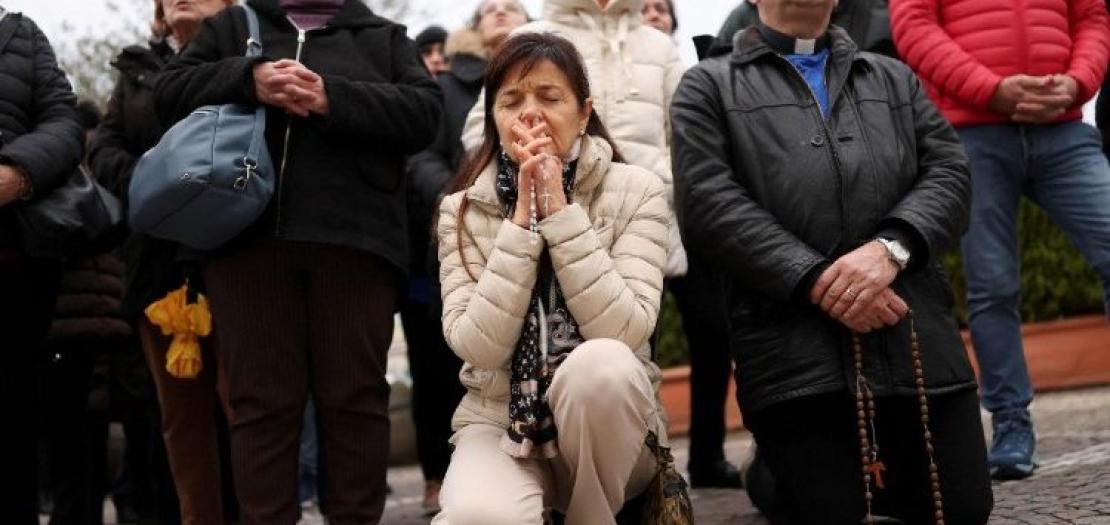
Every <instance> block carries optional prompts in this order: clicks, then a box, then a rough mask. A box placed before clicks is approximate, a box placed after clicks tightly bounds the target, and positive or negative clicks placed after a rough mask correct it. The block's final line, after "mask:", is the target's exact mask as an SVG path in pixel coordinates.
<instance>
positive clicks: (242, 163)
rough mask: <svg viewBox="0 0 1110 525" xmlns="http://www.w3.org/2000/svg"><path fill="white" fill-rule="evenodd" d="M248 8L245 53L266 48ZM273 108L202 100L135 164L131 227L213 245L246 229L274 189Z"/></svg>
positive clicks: (258, 52)
mask: <svg viewBox="0 0 1110 525" xmlns="http://www.w3.org/2000/svg"><path fill="white" fill-rule="evenodd" d="M242 7H243V9H244V11H246V15H247V26H248V27H249V29H250V39H249V40H247V52H246V56H248V57H255V56H259V55H261V54H262V44H261V42H260V40H259V32H258V17H257V15H256V14H255V13H254V11H253V10H252V9H251V8H250V7H248V6H246V5H243V6H242ZM265 132H266V108H265V106H263V105H258V106H257V107H254V106H246V105H242V104H225V105H219V106H203V107H200V108H198V109H196V110H195V111H193V112H192V113H191V114H190V115H189V116H187V117H185V118H184V119H182V120H181V121H179V122H178V123H177V124H175V125H174V126H173V127H172V128H170V129H169V130H168V131H166V134H165V135H163V136H162V139H161V140H160V141H159V142H158V144H157V145H156V146H154V147H153V148H151V149H150V150H149V151H147V152H146V153H145V154H143V156H142V157H141V158H140V159H139V161H138V163H136V164H135V171H134V173H133V175H132V177H131V186H130V187H129V188H128V200H129V202H128V209H129V212H128V220H129V222H130V224H131V229H132V230H133V231H136V232H139V233H145V234H147V235H150V236H152V237H158V238H162V239H169V240H172V241H176V242H179V243H181V244H183V245H185V246H188V247H190V248H195V249H199V250H211V249H214V248H218V247H220V246H221V245H223V244H225V243H227V242H228V241H230V240H232V239H233V238H235V236H237V235H239V234H240V233H242V232H243V231H244V230H246V229H247V228H248V227H249V226H250V225H251V224H252V223H253V222H254V221H255V220H257V219H258V217H259V216H261V215H262V213H263V212H264V211H265V210H266V206H267V205H268V204H269V202H270V199H271V198H272V197H273V194H274V164H273V160H272V159H271V158H270V150H269V148H268V147H267V146H266V138H265Z"/></svg>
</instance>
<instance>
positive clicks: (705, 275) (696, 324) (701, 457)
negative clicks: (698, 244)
mask: <svg viewBox="0 0 1110 525" xmlns="http://www.w3.org/2000/svg"><path fill="white" fill-rule="evenodd" d="M667 286H668V287H669V288H670V291H671V293H672V294H674V298H675V301H676V302H677V303H678V312H679V314H681V315H682V326H683V328H684V329H685V331H686V341H687V344H688V345H689V348H690V463H689V465H690V469H691V470H696V469H698V468H706V467H709V466H710V465H712V464H713V463H714V462H716V461H718V460H720V459H723V458H724V442H725V401H726V399H727V397H728V382H729V379H730V378H731V377H732V358H731V354H730V352H729V330H728V312H727V305H726V302H725V293H726V290H725V280H724V277H723V276H722V275H721V274H719V273H718V272H715V271H713V269H712V268H711V267H710V266H709V265H707V264H705V263H703V262H701V261H699V260H698V259H696V258H695V257H693V256H691V257H690V258H689V267H688V270H687V272H686V275H685V276H683V277H677V278H673V279H669V280H668V283H667Z"/></svg>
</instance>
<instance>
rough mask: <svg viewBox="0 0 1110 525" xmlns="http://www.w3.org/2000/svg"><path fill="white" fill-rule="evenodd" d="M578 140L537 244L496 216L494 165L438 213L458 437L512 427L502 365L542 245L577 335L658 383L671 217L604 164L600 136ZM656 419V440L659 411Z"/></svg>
mask: <svg viewBox="0 0 1110 525" xmlns="http://www.w3.org/2000/svg"><path fill="white" fill-rule="evenodd" d="M582 140H583V144H582V148H581V154H580V156H579V161H578V167H577V172H576V175H575V176H576V177H577V182H576V183H575V188H574V194H573V196H572V197H571V202H572V204H570V205H568V206H567V207H566V208H564V209H563V210H562V211H560V212H558V213H556V214H553V215H551V216H550V217H548V218H546V219H544V220H543V221H541V222H540V229H541V236H542V239H538V240H537V242H535V243H534V244H533V243H531V242H529V232H528V230H526V229H524V228H521V227H519V226H517V225H515V224H513V223H512V222H511V221H510V220H508V219H505V218H504V217H503V215H502V212H501V204H500V201H499V200H498V198H497V194H496V190H495V189H494V181H495V179H496V166H495V164H496V163H491V165H490V166H488V167H487V168H486V169H485V171H484V172H482V174H481V175H480V176H479V177H478V179H477V180H476V182H475V183H474V185H473V186H471V187H470V188H469V189H467V190H466V191H462V192H457V193H454V194H452V195H448V196H447V197H445V198H444V199H443V203H442V204H441V205H440V210H439V223H438V227H437V229H438V236H439V259H440V263H441V266H440V282H441V283H442V287H443V333H444V336H445V337H446V339H447V344H448V345H449V346H450V347H451V348H452V349H453V350H454V351H455V353H456V354H458V355H459V357H461V358H462V359H463V361H465V364H464V365H463V368H462V370H461V371H460V373H459V379H460V380H461V381H462V384H463V385H464V386H466V388H467V394H466V396H465V397H464V398H463V400H462V403H460V404H459V408H458V409H457V410H456V411H455V417H454V419H453V420H452V426H453V427H454V428H455V429H456V430H457V429H459V428H462V427H464V426H466V425H469V424H474V423H484V424H493V425H498V426H501V427H503V428H508V426H509V376H510V372H509V365H510V362H511V358H512V355H513V351H514V350H515V347H516V342H517V340H518V339H519V338H520V331H521V329H522V327H523V324H524V316H525V315H526V313H527V311H528V306H529V304H528V303H529V301H530V300H531V297H532V289H533V286H534V285H535V282H536V276H537V273H538V267H539V262H538V261H539V258H540V254H541V251H542V250H543V248H544V246H545V245H546V246H547V247H548V251H549V253H550V255H551V259H552V264H553V266H554V268H555V275H556V277H557V279H558V281H559V285H560V286H561V287H562V291H563V293H564V295H565V296H566V299H567V307H568V308H569V309H570V312H571V314H572V315H574V318H575V320H576V321H577V322H578V325H579V330H581V333H582V335H583V336H584V337H585V338H586V339H598V338H611V339H616V340H619V341H622V342H624V343H625V344H627V345H628V347H629V348H632V349H633V350H635V352H636V355H637V357H639V358H640V360H641V361H642V362H643V364H644V367H645V368H646V369H647V372H648V376H649V377H650V378H651V380H652V383H653V384H654V385H656V386H657V387H658V382H659V377H660V374H659V368H658V367H657V366H656V365H655V364H654V363H653V362H652V361H651V350H650V348H649V344H648V342H649V340H650V338H651V336H652V333H653V332H654V330H655V321H656V319H657V318H658V316H659V298H660V295H661V293H662V292H661V291H662V288H663V272H662V267H663V262H664V260H665V258H666V241H667V228H668V226H669V224H668V222H667V221H668V220H669V217H670V213H669V211H668V209H667V202H666V199H665V198H664V195H663V193H664V189H663V185H662V184H661V183H660V182H659V180H658V179H657V178H655V177H654V176H652V174H651V173H649V172H647V171H646V170H643V169H642V168H637V167H635V166H629V165H627V164H620V163H615V162H612V148H610V147H609V144H608V143H607V142H606V141H605V140H603V139H600V138H592V137H589V136H587V137H584V138H583V139H582ZM464 198H465V199H467V201H468V204H467V209H466V216H465V218H464V219H465V223H466V228H465V229H464V230H463V232H462V243H463V250H464V251H465V252H466V262H467V264H468V265H469V267H470V271H471V272H472V273H473V274H474V276H475V277H477V279H478V280H477V281H475V280H474V279H472V278H471V277H470V275H469V274H467V272H466V269H464V268H463V262H462V258H461V257H460V252H459V244H458V243H459V241H458V237H457V236H456V233H457V231H456V228H457V227H458V225H457V222H458V221H457V215H458V210H459V206H460V204H461V203H462V200H463V199H464ZM656 423H657V426H656V430H657V434H658V435H659V436H660V437H665V435H666V432H665V431H663V429H664V428H665V425H664V424H663V421H662V410H660V411H659V420H658V421H657V422H656Z"/></svg>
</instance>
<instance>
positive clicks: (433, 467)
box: [401, 0, 528, 514]
mask: <svg viewBox="0 0 1110 525" xmlns="http://www.w3.org/2000/svg"><path fill="white" fill-rule="evenodd" d="M527 21H528V13H527V12H526V11H525V10H524V6H523V5H522V4H521V3H520V2H519V1H518V0H485V1H483V2H480V3H479V4H478V7H477V8H476V9H475V10H474V14H473V16H472V17H471V19H470V23H469V24H467V26H466V27H465V28H463V29H461V30H459V31H456V32H454V33H452V34H451V35H450V36H448V37H447V44H446V48H445V49H446V53H447V57H448V62H449V63H450V69H448V70H447V71H445V72H444V73H443V74H441V75H439V76H438V77H437V78H436V81H437V82H438V83H439V86H440V88H441V89H442V90H443V110H444V112H443V113H444V117H443V122H442V123H441V124H440V129H439V134H438V135H437V136H436V140H435V142H433V143H432V145H431V146H430V147H429V148H428V149H426V150H424V151H422V152H420V153H417V154H416V155H414V156H413V157H412V158H411V159H410V160H409V166H408V169H409V182H410V184H409V188H408V195H409V201H408V213H409V248H410V252H411V255H410V257H411V259H410V261H411V262H410V264H409V291H408V298H407V299H406V300H405V301H404V303H403V304H402V306H401V322H402V324H403V325H404V328H405V340H406V342H407V343H408V357H409V370H410V371H411V373H412V407H413V409H412V416H413V421H414V423H415V426H416V451H417V455H418V456H419V459H420V467H421V470H422V471H423V473H424V502H423V506H424V509H425V511H427V512H428V513H430V514H434V513H435V512H438V511H439V492H440V488H441V487H442V485H443V476H444V475H445V474H446V473H447V465H448V463H449V462H450V460H451V448H450V446H451V445H450V443H448V439H449V438H450V437H451V414H452V413H453V412H454V411H455V408H456V407H458V405H459V401H460V400H462V396H463V394H464V393H465V392H466V390H465V389H464V388H463V386H462V385H461V384H460V383H459V377H458V375H459V370H460V369H461V368H462V364H463V363H462V360H460V359H459V358H458V356H456V355H455V354H454V353H453V352H452V351H451V349H450V348H449V347H448V346H447V342H446V341H444V339H443V325H442V323H441V321H440V316H441V314H442V304H441V303H440V299H439V292H440V287H439V277H438V276H439V261H438V260H437V259H436V256H435V250H436V247H435V243H434V242H433V239H432V238H431V231H432V219H433V217H434V216H435V211H436V207H437V206H438V205H439V200H440V197H441V196H442V194H443V192H444V190H445V189H446V185H447V183H448V182H449V181H450V180H451V178H452V177H453V176H454V175H455V173H456V172H457V171H458V169H459V165H460V163H461V162H462V159H463V147H462V142H461V141H460V140H459V136H460V135H461V134H462V127H463V122H464V121H465V120H466V114H467V112H468V111H470V108H472V107H473V106H474V103H475V102H476V101H477V100H478V93H480V92H481V90H482V82H483V80H484V79H485V74H486V64H487V61H488V59H489V57H490V56H492V55H493V54H494V53H495V52H496V51H497V49H498V48H500V47H501V45H502V44H503V43H504V42H505V39H506V38H508V36H509V33H510V32H512V31H513V30H514V29H516V28H517V27H520V26H521V25H523V24H524V23H526V22H527Z"/></svg>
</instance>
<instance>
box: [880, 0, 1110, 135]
mask: <svg viewBox="0 0 1110 525" xmlns="http://www.w3.org/2000/svg"><path fill="white" fill-rule="evenodd" d="M890 19H891V25H892V27H893V29H894V43H895V45H897V46H898V52H899V53H900V54H901V55H902V59H903V60H905V61H906V63H907V64H909V65H910V67H911V68H913V70H914V71H915V72H916V73H917V74H918V76H920V77H921V79H922V80H923V81H924V82H925V85H926V87H927V88H928V92H929V98H931V99H932V100H933V102H935V103H936V104H937V106H938V107H939V108H940V110H941V112H942V113H943V114H944V116H945V117H946V118H947V119H948V120H949V121H950V122H952V125H954V126H956V127H960V126H968V125H975V124H996V123H1000V122H1007V121H1009V119H1010V118H1009V116H1008V115H1002V114H999V113H994V112H992V111H990V110H989V109H987V104H988V103H989V102H990V100H991V97H992V96H993V95H994V92H995V90H996V89H997V88H998V84H999V83H1000V82H1002V79H1003V78H1005V77H1007V76H1010V75H1015V74H1026V75H1032V76H1042V75H1050V74H1067V75H1071V76H1072V77H1074V78H1075V80H1076V83H1077V84H1078V85H1079V96H1078V97H1077V99H1076V102H1075V105H1074V106H1073V107H1072V108H1071V110H1069V111H1067V112H1066V113H1065V114H1063V115H1061V116H1060V118H1059V119H1057V120H1058V121H1070V120H1078V119H1080V118H1081V117H1082V114H1081V111H1080V108H1081V106H1082V105H1083V103H1085V102H1086V101H1088V100H1090V99H1091V97H1093V96H1094V95H1095V92H1097V91H1098V89H1099V87H1100V86H1101V84H1102V77H1103V75H1104V74H1105V73H1106V61H1107V58H1108V57H1110V19H1108V17H1107V13H1106V2H1105V1H1104V0H891V2H890Z"/></svg>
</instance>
